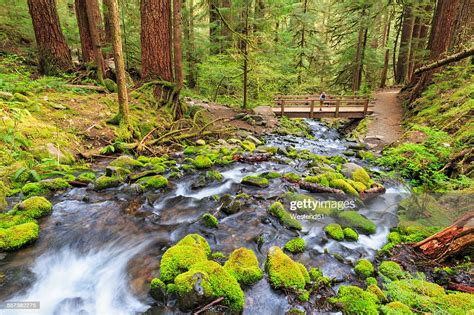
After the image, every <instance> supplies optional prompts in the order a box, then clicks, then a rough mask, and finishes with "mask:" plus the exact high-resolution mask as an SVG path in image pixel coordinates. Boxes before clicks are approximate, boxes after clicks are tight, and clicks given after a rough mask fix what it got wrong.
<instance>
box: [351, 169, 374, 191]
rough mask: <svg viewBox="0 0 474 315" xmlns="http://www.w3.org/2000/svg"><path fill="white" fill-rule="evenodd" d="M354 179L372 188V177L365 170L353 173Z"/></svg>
mask: <svg viewBox="0 0 474 315" xmlns="http://www.w3.org/2000/svg"><path fill="white" fill-rule="evenodd" d="M352 179H353V180H354V181H356V182H360V183H362V184H364V185H365V186H366V187H370V176H369V174H368V173H367V171H366V170H364V169H363V168H358V169H356V170H355V171H354V172H352Z"/></svg>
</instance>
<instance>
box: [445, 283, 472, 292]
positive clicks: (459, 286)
mask: <svg viewBox="0 0 474 315" xmlns="http://www.w3.org/2000/svg"><path fill="white" fill-rule="evenodd" d="M448 289H449V290H455V291H461V292H466V293H471V294H474V287H471V286H469V285H464V284H460V283H454V282H450V283H449V284H448Z"/></svg>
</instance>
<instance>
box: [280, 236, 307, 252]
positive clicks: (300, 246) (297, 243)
mask: <svg viewBox="0 0 474 315" xmlns="http://www.w3.org/2000/svg"><path fill="white" fill-rule="evenodd" d="M304 247H305V241H304V239H302V238H301V237H296V238H294V239H292V240H290V241H288V242H287V243H286V244H285V249H286V250H287V251H289V252H290V253H302V252H303V251H304Z"/></svg>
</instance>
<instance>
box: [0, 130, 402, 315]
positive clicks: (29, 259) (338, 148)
mask: <svg viewBox="0 0 474 315" xmlns="http://www.w3.org/2000/svg"><path fill="white" fill-rule="evenodd" d="M308 124H309V125H310V126H311V128H312V130H313V134H314V136H315V140H308V139H304V138H300V137H294V136H276V135H270V136H267V138H266V142H267V144H269V145H273V146H278V147H280V148H285V147H289V146H290V147H294V148H296V149H308V150H310V151H312V152H314V153H318V154H323V155H340V154H341V153H342V152H344V151H346V150H347V149H348V147H349V146H350V145H352V144H353V143H352V142H349V141H346V140H344V139H342V138H341V136H340V135H339V134H338V133H337V132H336V131H335V130H333V129H331V128H328V127H325V126H323V125H322V124H320V123H318V122H315V121H308ZM350 160H353V161H356V162H357V163H359V164H363V162H362V161H359V160H357V159H356V158H350ZM305 163H306V162H304V161H300V160H298V159H293V160H290V159H288V158H286V157H284V156H279V155H277V159H276V160H272V161H268V162H262V163H257V164H255V165H251V164H242V163H234V164H232V165H230V166H227V167H222V168H220V169H219V171H221V173H222V175H223V180H222V181H221V182H214V183H212V184H210V185H208V186H206V187H204V188H200V189H195V187H193V185H192V184H193V183H194V182H196V181H197V180H198V176H199V174H191V175H186V176H185V177H183V178H181V179H179V180H174V181H173V183H172V184H173V187H172V189H168V190H167V191H166V192H147V193H144V194H143V193H142V194H139V193H137V192H136V191H135V190H134V189H133V187H132V186H128V185H126V184H125V185H122V186H121V187H118V188H114V189H108V190H106V191H101V192H95V191H93V190H91V189H88V188H74V189H72V190H70V191H68V192H67V193H64V194H62V195H57V196H54V197H53V198H52V199H51V200H52V202H53V203H54V211H53V214H52V215H51V216H49V217H47V218H44V219H42V220H41V222H40V223H41V237H40V239H39V240H38V241H37V242H36V243H35V244H34V245H32V246H29V247H27V248H25V249H22V250H21V251H18V252H16V253H12V254H8V255H6V256H4V257H0V273H3V274H4V277H3V280H1V279H0V280H1V281H0V289H1V290H0V301H40V309H38V310H8V311H6V310H1V311H0V313H1V314H81V315H86V314H111V315H112V314H141V313H143V312H146V311H147V310H148V311H147V313H149V314H166V313H169V314H171V313H178V312H179V311H178V309H177V308H176V305H175V303H176V301H173V300H170V301H168V302H167V304H166V305H160V306H157V305H154V303H155V302H153V301H152V300H151V298H150V297H148V295H147V291H148V283H149V281H150V279H151V278H152V277H154V276H157V275H158V269H159V259H160V257H161V255H162V254H163V252H164V251H165V250H166V248H167V247H169V246H170V245H172V244H174V243H175V242H176V241H178V240H179V239H181V238H182V237H184V236H185V235H186V234H189V233H199V234H201V235H203V236H204V237H205V238H206V239H207V240H208V241H209V244H210V245H211V248H212V249H213V251H222V252H224V253H227V254H228V253H230V252H231V251H232V250H233V249H236V248H238V247H242V246H244V247H247V248H250V249H252V250H254V251H255V253H256V254H257V257H258V259H259V262H260V264H261V266H262V267H263V263H264V260H265V256H266V253H267V251H268V248H269V247H270V246H274V245H277V246H283V245H284V244H285V243H286V242H287V241H288V240H290V239H292V238H294V237H295V236H297V235H298V234H297V233H296V232H294V231H290V230H287V229H284V228H282V227H281V225H280V224H279V223H278V222H277V221H276V220H274V219H273V218H269V217H268V214H267V213H266V209H267V207H268V205H269V204H270V203H272V202H273V201H274V200H275V199H277V198H278V197H279V196H280V195H282V194H283V193H285V192H286V191H289V190H295V186H294V185H293V184H290V183H288V182H286V181H284V180H282V179H273V180H271V181H270V183H271V184H270V187H268V188H265V189H259V188H253V187H249V186H245V185H241V184H240V182H241V180H242V178H243V177H244V176H246V175H249V174H258V173H261V172H264V171H277V172H280V173H286V172H290V171H292V172H296V173H300V174H304V173H305V171H306V169H305V166H306V165H305ZM386 187H387V188H388V189H387V192H386V193H385V194H384V195H381V196H378V197H376V198H374V199H372V200H370V201H367V202H366V203H365V205H362V206H361V207H360V209H359V212H360V213H362V214H364V215H365V216H367V217H368V218H370V219H371V220H373V221H374V222H375V223H376V225H377V232H376V233H375V234H373V235H371V236H365V235H360V238H359V241H358V242H346V241H342V242H337V241H334V240H328V239H327V237H326V236H325V233H324V231H323V228H324V226H325V225H327V224H328V223H331V222H333V220H332V219H331V218H329V217H326V218H323V219H322V220H302V224H303V230H302V231H301V233H300V235H301V237H303V238H304V239H305V241H306V244H307V246H306V248H307V249H306V250H305V252H304V253H302V254H298V255H295V257H294V258H295V259H296V260H298V261H300V262H302V263H303V264H305V265H306V266H307V267H309V266H317V267H319V268H321V270H322V271H323V273H324V274H325V275H327V276H329V277H333V278H335V279H336V281H338V282H339V283H344V282H347V281H348V280H349V279H351V277H352V276H351V275H352V272H353V271H352V267H351V266H350V262H353V261H355V260H357V259H360V258H362V257H364V258H369V259H370V258H373V257H374V254H375V252H376V250H377V249H379V248H380V247H382V246H383V244H384V242H385V241H386V237H387V234H388V232H389V229H390V227H393V226H395V225H396V223H397V221H396V213H395V212H396V206H397V204H398V202H399V201H400V200H401V198H402V196H403V195H404V193H405V192H404V191H403V189H402V187H401V186H399V185H396V184H392V185H386ZM296 190H297V191H299V189H296ZM242 192H244V193H247V194H249V195H250V196H251V197H252V198H251V200H250V201H249V202H248V203H247V204H245V205H244V206H243V208H242V210H241V211H240V212H238V213H236V214H233V215H230V216H225V215H223V214H222V215H221V214H218V215H217V216H218V218H219V220H220V224H219V228H218V229H211V228H207V227H204V226H203V225H202V224H201V223H200V222H199V218H200V216H201V215H202V214H203V213H205V212H208V211H209V212H216V210H217V209H218V207H219V203H218V201H217V200H216V198H213V196H216V195H219V196H222V195H223V194H231V195H236V194H238V193H242ZM305 193H307V192H305ZM307 194H309V193H307ZM313 196H315V195H314V194H313ZM257 240H258V241H257ZM335 254H337V255H335ZM335 257H339V259H336V258H335ZM341 257H342V258H341ZM245 294H246V304H245V305H246V306H245V310H244V313H245V314H284V313H285V312H286V311H288V309H289V308H290V307H291V306H290V305H291V304H292V303H293V301H291V300H289V299H288V298H287V297H286V296H285V295H284V294H283V293H281V292H278V291H275V290H272V289H271V288H270V286H269V284H268V282H267V281H266V280H262V281H260V282H258V283H257V284H255V285H254V286H252V287H250V288H245ZM150 305H154V306H153V307H152V308H151V309H150Z"/></svg>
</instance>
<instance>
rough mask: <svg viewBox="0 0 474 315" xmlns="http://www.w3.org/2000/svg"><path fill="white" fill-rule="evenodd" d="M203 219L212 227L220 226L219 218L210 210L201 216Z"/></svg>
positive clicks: (204, 222) (206, 224) (205, 223)
mask: <svg viewBox="0 0 474 315" xmlns="http://www.w3.org/2000/svg"><path fill="white" fill-rule="evenodd" d="M201 221H202V223H203V224H204V225H205V226H207V227H210V228H217V227H218V226H219V220H217V218H216V217H215V216H213V215H212V214H210V213H209V212H208V213H204V214H203V215H202V216H201Z"/></svg>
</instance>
